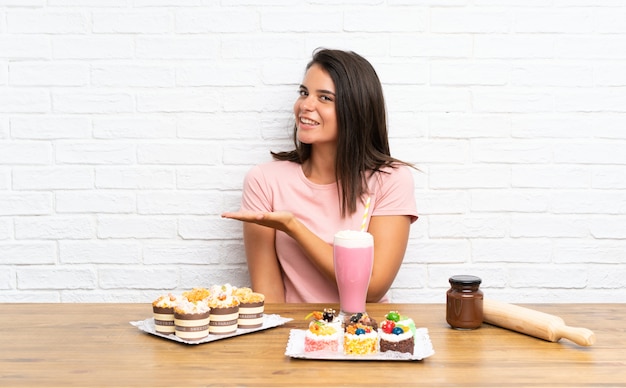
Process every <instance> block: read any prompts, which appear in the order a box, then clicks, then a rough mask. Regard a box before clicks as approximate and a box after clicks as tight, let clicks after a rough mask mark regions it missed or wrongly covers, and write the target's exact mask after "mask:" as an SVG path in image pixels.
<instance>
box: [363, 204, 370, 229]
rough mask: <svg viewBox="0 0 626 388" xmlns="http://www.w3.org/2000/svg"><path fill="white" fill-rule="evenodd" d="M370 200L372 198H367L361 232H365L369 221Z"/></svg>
mask: <svg viewBox="0 0 626 388" xmlns="http://www.w3.org/2000/svg"><path fill="white" fill-rule="evenodd" d="M370 199H371V197H367V201H366V202H365V210H364V211H363V222H361V232H365V224H366V222H365V221H367V214H368V213H369V210H370Z"/></svg>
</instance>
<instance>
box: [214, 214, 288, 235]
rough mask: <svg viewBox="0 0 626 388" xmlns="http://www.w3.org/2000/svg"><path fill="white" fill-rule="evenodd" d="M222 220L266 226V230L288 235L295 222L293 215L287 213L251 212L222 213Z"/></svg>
mask: <svg viewBox="0 0 626 388" xmlns="http://www.w3.org/2000/svg"><path fill="white" fill-rule="evenodd" d="M222 218H230V219H233V220H239V221H243V222H252V223H254V224H257V225H262V226H267V227H268V228H274V229H276V230H280V231H282V232H285V233H287V234H289V231H290V227H291V226H292V225H293V223H294V222H295V220H296V218H295V217H294V215H293V213H291V212H287V211H277V212H251V211H239V212H225V213H222Z"/></svg>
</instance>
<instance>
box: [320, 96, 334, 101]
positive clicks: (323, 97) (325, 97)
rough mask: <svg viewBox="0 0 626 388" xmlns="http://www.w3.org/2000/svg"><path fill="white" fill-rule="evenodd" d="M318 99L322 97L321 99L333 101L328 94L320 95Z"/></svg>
mask: <svg viewBox="0 0 626 388" xmlns="http://www.w3.org/2000/svg"><path fill="white" fill-rule="evenodd" d="M320 99H322V100H323V101H329V102H332V101H333V99H332V98H331V97H329V96H321V97H320Z"/></svg>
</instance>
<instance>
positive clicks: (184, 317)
mask: <svg viewBox="0 0 626 388" xmlns="http://www.w3.org/2000/svg"><path fill="white" fill-rule="evenodd" d="M210 311H211V309H210V308H209V305H208V303H207V301H206V299H205V300H201V301H198V302H190V301H189V300H187V299H185V298H183V299H182V300H181V301H180V302H179V303H178V304H177V305H176V307H175V308H174V325H175V329H176V336H177V337H180V338H182V339H185V340H190V341H193V340H199V339H202V338H204V337H206V336H208V335H209V322H210Z"/></svg>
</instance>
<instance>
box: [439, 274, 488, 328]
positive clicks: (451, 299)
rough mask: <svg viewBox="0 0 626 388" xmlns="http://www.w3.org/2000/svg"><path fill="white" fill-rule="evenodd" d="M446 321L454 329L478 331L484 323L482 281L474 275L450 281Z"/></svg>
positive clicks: (454, 277)
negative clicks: (480, 288) (480, 287)
mask: <svg viewBox="0 0 626 388" xmlns="http://www.w3.org/2000/svg"><path fill="white" fill-rule="evenodd" d="M448 281H449V282H450V289H449V290H448V292H447V293H446V321H448V324H449V325H450V326H452V328H454V329H467V330H469V329H477V328H479V327H480V325H482V323H483V292H482V291H481V290H479V289H478V287H479V286H480V283H481V279H480V278H479V277H477V276H472V275H455V276H452V277H451V278H450V279H448Z"/></svg>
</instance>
